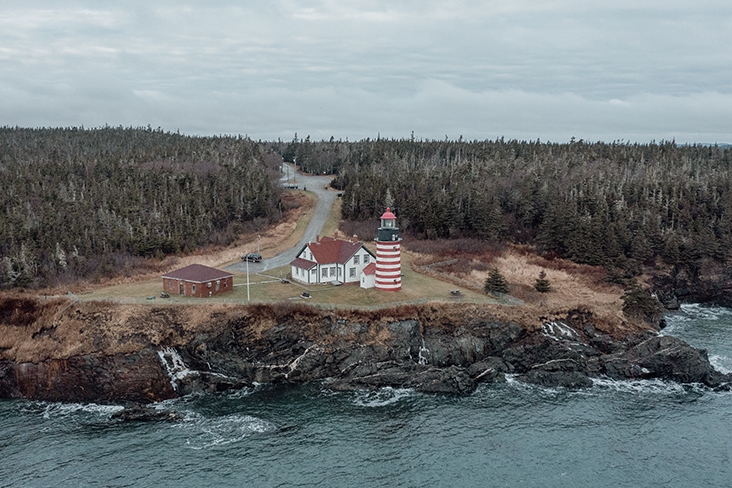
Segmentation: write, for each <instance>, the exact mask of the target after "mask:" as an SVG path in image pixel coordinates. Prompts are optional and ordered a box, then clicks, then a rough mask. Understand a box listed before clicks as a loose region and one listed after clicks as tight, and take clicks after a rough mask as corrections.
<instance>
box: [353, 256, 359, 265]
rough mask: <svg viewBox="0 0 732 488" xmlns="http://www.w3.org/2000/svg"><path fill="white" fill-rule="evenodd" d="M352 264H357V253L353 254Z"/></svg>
mask: <svg viewBox="0 0 732 488" xmlns="http://www.w3.org/2000/svg"><path fill="white" fill-rule="evenodd" d="M353 264H358V254H356V255H355V256H353Z"/></svg>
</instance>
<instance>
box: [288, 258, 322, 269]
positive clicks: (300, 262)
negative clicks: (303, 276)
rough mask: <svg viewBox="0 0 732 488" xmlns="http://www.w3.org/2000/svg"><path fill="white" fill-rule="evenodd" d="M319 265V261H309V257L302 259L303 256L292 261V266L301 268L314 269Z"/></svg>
mask: <svg viewBox="0 0 732 488" xmlns="http://www.w3.org/2000/svg"><path fill="white" fill-rule="evenodd" d="M317 265H318V263H314V262H312V261H308V260H307V259H302V258H297V259H295V260H294V261H293V262H291V263H290V266H294V267H296V268H300V269H312V268H314V267H315V266H317Z"/></svg>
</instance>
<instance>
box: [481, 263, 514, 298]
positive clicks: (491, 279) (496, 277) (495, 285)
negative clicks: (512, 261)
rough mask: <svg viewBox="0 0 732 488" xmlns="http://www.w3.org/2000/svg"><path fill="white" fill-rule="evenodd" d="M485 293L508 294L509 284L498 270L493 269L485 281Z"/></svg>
mask: <svg viewBox="0 0 732 488" xmlns="http://www.w3.org/2000/svg"><path fill="white" fill-rule="evenodd" d="M483 291H485V292H486V293H508V282H507V281H506V278H504V277H503V275H502V274H501V272H500V271H498V268H493V269H492V270H491V271H490V273H489V274H488V278H486V280H485V285H484V286H483Z"/></svg>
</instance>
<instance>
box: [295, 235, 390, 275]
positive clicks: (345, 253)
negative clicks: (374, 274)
mask: <svg viewBox="0 0 732 488" xmlns="http://www.w3.org/2000/svg"><path fill="white" fill-rule="evenodd" d="M375 262H376V256H374V255H373V254H372V253H371V251H369V250H368V249H366V248H365V247H364V245H363V242H358V241H357V240H356V239H355V238H353V239H351V240H349V241H347V240H344V239H337V238H334V237H321V238H319V239H318V240H317V241H316V242H311V243H309V244H306V245H305V246H303V248H302V249H301V250H300V252H298V253H297V258H295V260H294V261H292V262H291V263H290V268H291V275H292V279H293V280H295V281H299V282H300V283H331V282H333V281H338V282H340V283H360V282H361V276H362V272H363V270H364V268H366V267H368V266H369V265H370V264H373V263H375ZM371 268H373V266H372V267H371ZM371 268H369V269H371Z"/></svg>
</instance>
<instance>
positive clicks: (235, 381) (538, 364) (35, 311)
mask: <svg viewBox="0 0 732 488" xmlns="http://www.w3.org/2000/svg"><path fill="white" fill-rule="evenodd" d="M509 308H510V307H509ZM516 316H517V317H519V318H520V317H521V315H520V314H516ZM510 317H511V314H507V313H506V307H498V306H496V307H493V308H491V307H475V306H468V307H466V306H464V305H461V306H456V305H425V306H421V307H405V308H401V309H394V310H383V311H379V312H374V313H360V312H354V311H339V312H322V311H318V310H315V309H312V308H309V307H303V306H288V305H281V306H249V307H241V306H223V305H221V306H219V305H211V306H207V305H200V306H166V307H153V306H129V305H128V306H124V305H116V304H102V303H82V304H74V305H71V306H69V304H68V303H66V302H63V301H60V300H59V301H55V302H53V301H52V302H47V303H45V302H44V303H40V302H37V301H35V300H31V299H20V301H16V302H14V303H12V304H10V303H7V301H6V302H3V303H2V304H0V319H2V322H1V323H0V397H6V398H35V399H41V400H56V401H84V402H92V401H93V402H105V403H119V402H130V401H133V402H153V401H158V400H162V399H167V398H173V397H176V396H180V395H185V394H188V393H193V392H215V391H221V390H226V389H230V388H241V387H243V386H245V385H251V384H253V383H254V382H275V383H288V382H289V383H293V382H305V381H321V382H322V384H323V387H324V388H330V389H334V390H351V389H360V388H379V387H385V386H392V387H408V388H414V389H416V390H418V391H424V392H440V393H457V394H465V393H470V392H471V391H473V390H474V389H475V388H476V385H477V384H478V383H480V382H498V381H504V380H505V375H506V374H512V375H515V377H516V378H517V379H519V380H520V381H525V382H530V383H538V384H542V385H547V386H564V387H570V388H573V387H587V386H591V385H592V380H591V378H593V377H600V376H605V377H611V378H618V379H625V378H664V379H668V380H673V381H679V382H685V383H686V382H699V383H704V384H706V385H709V386H712V387H723V386H724V385H725V384H727V383H729V382H730V381H732V378H731V377H730V376H725V375H722V374H721V373H719V372H717V371H715V370H714V369H713V368H712V367H711V366H710V364H709V361H708V359H707V356H706V352H705V351H703V350H698V349H694V348H692V347H690V346H689V345H687V344H685V343H684V342H683V341H680V340H678V339H675V338H672V337H666V336H659V335H657V333H656V332H655V331H653V330H650V329H645V328H643V327H640V326H637V327H630V326H628V327H626V328H625V329H623V330H620V329H617V328H611V327H608V326H607V325H605V326H602V324H597V323H595V322H594V320H593V317H592V315H591V314H589V313H587V312H583V311H569V312H565V313H563V314H554V315H553V316H552V317H547V318H544V319H542V320H539V321H532V320H529V319H521V320H512V319H511V318H510Z"/></svg>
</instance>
